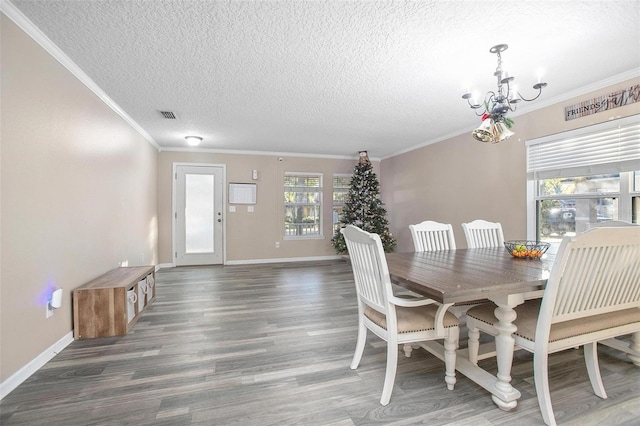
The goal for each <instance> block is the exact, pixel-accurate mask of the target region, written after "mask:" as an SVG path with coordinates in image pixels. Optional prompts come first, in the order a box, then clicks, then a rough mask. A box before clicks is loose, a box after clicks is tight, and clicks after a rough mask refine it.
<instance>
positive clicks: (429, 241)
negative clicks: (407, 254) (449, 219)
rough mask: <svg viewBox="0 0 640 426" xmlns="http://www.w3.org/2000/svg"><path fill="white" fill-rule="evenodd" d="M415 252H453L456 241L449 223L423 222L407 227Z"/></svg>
mask: <svg viewBox="0 0 640 426" xmlns="http://www.w3.org/2000/svg"><path fill="white" fill-rule="evenodd" d="M409 230H411V238H412V239H413V247H414V250H415V251H439V250H455V249H456V240H455V237H454V235H453V227H452V226H451V224H449V223H440V222H434V221H432V220H425V221H424V222H420V223H418V224H415V225H409Z"/></svg>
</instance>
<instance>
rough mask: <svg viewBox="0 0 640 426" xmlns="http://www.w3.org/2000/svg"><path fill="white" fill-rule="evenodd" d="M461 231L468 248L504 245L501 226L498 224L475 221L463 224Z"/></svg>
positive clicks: (480, 220)
mask: <svg viewBox="0 0 640 426" xmlns="http://www.w3.org/2000/svg"><path fill="white" fill-rule="evenodd" d="M462 229H463V230H464V236H465V238H466V239H467V247H468V248H483V247H502V246H503V244H504V234H503V233H502V225H501V224H500V223H499V222H487V221H486V220H482V219H477V220H474V221H471V222H469V223H463V224H462Z"/></svg>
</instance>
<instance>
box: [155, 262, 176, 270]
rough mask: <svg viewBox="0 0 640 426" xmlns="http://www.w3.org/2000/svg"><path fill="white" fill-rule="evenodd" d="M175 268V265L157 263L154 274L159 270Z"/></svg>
mask: <svg viewBox="0 0 640 426" xmlns="http://www.w3.org/2000/svg"><path fill="white" fill-rule="evenodd" d="M175 267H176V265H175V263H159V264H157V265H156V272H158V271H159V270H160V269H165V268H175Z"/></svg>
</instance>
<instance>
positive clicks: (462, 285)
mask: <svg viewBox="0 0 640 426" xmlns="http://www.w3.org/2000/svg"><path fill="white" fill-rule="evenodd" d="M386 257H387V264H388V266H389V273H390V275H391V279H392V281H394V282H397V283H398V284H400V285H401V286H403V287H406V288H408V289H410V290H412V291H414V292H416V293H418V294H422V295H424V296H427V297H430V298H432V299H434V300H437V301H438V302H441V303H460V302H473V301H476V300H483V299H488V298H489V297H491V296H496V295H500V294H514V293H524V292H529V291H535V290H541V289H543V288H544V286H545V285H546V282H547V278H548V276H549V271H550V270H551V266H552V264H553V259H554V255H553V253H547V254H545V255H544V256H543V258H542V259H535V260H534V259H518V258H515V257H512V256H511V255H510V254H509V253H507V251H506V250H505V249H504V247H495V248H481V249H457V250H446V251H436V252H416V253H388V254H387V255H386Z"/></svg>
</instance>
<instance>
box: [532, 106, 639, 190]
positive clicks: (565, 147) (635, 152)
mask: <svg viewBox="0 0 640 426" xmlns="http://www.w3.org/2000/svg"><path fill="white" fill-rule="evenodd" d="M526 145H527V179H529V180H533V179H551V178H559V177H576V176H589V175H598V174H606V173H619V172H629V171H633V170H640V115H634V116H631V117H626V118H623V119H619V120H615V121H609V122H606V123H602V124H598V125H595V126H589V127H584V128H582V129H577V130H573V131H570V132H564V133H559V134H556V135H552V136H547V137H544V138H539V139H535V140H531V141H528V142H527V143H526Z"/></svg>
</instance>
